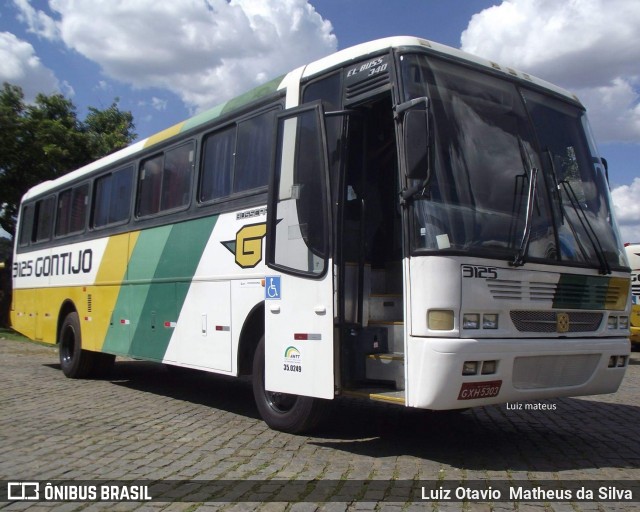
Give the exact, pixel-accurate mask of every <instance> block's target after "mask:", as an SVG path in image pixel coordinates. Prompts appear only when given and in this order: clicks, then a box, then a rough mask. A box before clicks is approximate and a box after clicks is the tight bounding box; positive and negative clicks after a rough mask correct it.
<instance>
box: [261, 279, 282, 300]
mask: <svg viewBox="0 0 640 512" xmlns="http://www.w3.org/2000/svg"><path fill="white" fill-rule="evenodd" d="M264 298H265V299H266V300H280V298H281V297H280V276H267V277H266V278H265V283H264Z"/></svg>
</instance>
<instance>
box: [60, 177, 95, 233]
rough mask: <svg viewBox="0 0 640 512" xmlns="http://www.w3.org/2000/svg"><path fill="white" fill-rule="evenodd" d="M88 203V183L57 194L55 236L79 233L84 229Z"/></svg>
mask: <svg viewBox="0 0 640 512" xmlns="http://www.w3.org/2000/svg"><path fill="white" fill-rule="evenodd" d="M88 203H89V185H88V184H84V185H80V186H79V187H74V188H73V189H67V190H64V191H62V192H60V194H58V215H57V217H56V236H64V235H68V234H71V233H79V232H81V231H83V230H84V226H85V223H86V218H87V205H88Z"/></svg>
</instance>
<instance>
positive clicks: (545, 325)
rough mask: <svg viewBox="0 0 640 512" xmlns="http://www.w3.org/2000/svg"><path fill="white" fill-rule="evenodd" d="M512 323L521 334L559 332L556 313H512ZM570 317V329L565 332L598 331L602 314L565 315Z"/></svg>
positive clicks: (568, 313)
mask: <svg viewBox="0 0 640 512" xmlns="http://www.w3.org/2000/svg"><path fill="white" fill-rule="evenodd" d="M510 314H511V321H512V322H513V325H515V326H516V329H518V330H519V331H520V332H557V326H558V314H557V313H556V312H555V311H511V313H510ZM564 314H566V315H568V317H569V329H568V330H567V331H565V332H593V331H597V330H598V327H600V323H601V322H602V313H591V312H576V311H571V312H567V313H564Z"/></svg>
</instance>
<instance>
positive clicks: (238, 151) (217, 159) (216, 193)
mask: <svg viewBox="0 0 640 512" xmlns="http://www.w3.org/2000/svg"><path fill="white" fill-rule="evenodd" d="M276 112H277V111H276V110H270V111H269V112H264V113H262V114H260V115H258V116H255V117H252V118H250V119H246V120H244V121H241V122H240V123H238V124H236V125H233V126H230V127H227V128H225V129H223V130H220V131H218V132H215V133H212V134H210V135H208V136H207V137H206V138H205V141H204V156H203V162H202V177H201V181H200V195H199V199H200V201H202V202H207V201H213V200H216V199H224V198H226V197H228V196H230V195H232V194H237V193H240V192H245V191H247V190H253V189H257V188H261V187H266V186H267V183H268V180H269V167H270V165H271V148H272V146H273V128H274V117H275V114H276Z"/></svg>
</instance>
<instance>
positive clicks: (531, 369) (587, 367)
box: [513, 354, 600, 389]
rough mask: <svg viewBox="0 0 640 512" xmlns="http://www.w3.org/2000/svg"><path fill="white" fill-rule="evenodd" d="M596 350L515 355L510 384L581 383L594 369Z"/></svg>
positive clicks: (535, 386)
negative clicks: (585, 352)
mask: <svg viewBox="0 0 640 512" xmlns="http://www.w3.org/2000/svg"><path fill="white" fill-rule="evenodd" d="M599 361H600V355H599V354H575V355H553V356H525V357H516V358H515V360H514V362H513V387H514V388H516V389H545V388H560V387H569V386H580V385H582V384H584V383H585V382H587V381H588V380H589V379H590V378H591V376H592V375H593V372H595V371H596V367H597V365H598V362H599Z"/></svg>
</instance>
